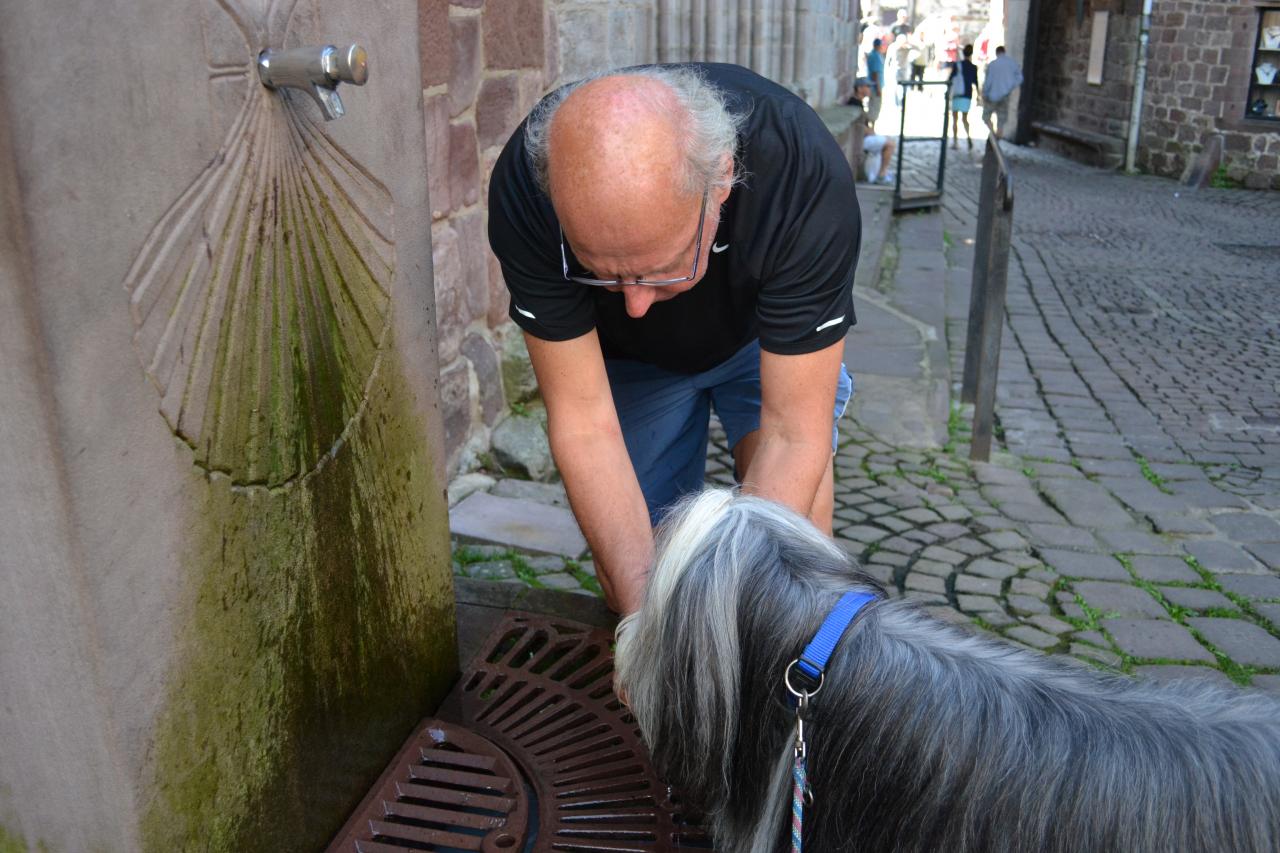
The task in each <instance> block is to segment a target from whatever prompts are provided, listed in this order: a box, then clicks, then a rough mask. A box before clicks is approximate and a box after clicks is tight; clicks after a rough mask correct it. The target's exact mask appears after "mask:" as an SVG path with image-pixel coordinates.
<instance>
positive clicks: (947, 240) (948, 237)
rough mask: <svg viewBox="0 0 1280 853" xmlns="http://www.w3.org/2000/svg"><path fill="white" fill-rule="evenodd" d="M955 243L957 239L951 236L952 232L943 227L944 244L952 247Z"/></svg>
mask: <svg viewBox="0 0 1280 853" xmlns="http://www.w3.org/2000/svg"><path fill="white" fill-rule="evenodd" d="M955 244H956V241H955V240H954V239H953V238H952V237H951V232H950V231H948V230H947V229H945V228H943V229H942V245H944V246H946V247H947V248H948V249H950V248H951V247H952V246H954V245H955Z"/></svg>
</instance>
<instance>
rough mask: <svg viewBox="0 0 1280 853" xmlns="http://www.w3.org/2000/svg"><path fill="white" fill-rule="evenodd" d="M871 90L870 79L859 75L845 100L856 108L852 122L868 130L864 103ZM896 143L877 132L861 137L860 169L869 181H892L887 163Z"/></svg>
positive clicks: (869, 123) (869, 118)
mask: <svg viewBox="0 0 1280 853" xmlns="http://www.w3.org/2000/svg"><path fill="white" fill-rule="evenodd" d="M871 90H872V85H871V81H870V80H868V79H867V78H866V77H859V78H858V79H857V81H855V82H854V84H853V94H852V95H851V96H850V97H849V98H848V100H846V101H845V104H846V105H847V106H851V107H853V108H854V109H855V110H857V113H856V114H855V115H854V117H853V123H854V124H855V125H857V124H861V125H863V126H864V127H865V128H867V129H868V130H869V129H870V127H871V117H870V113H869V112H868V111H867V109H866V107H865V106H864V103H865V102H866V99H867V98H868V97H869V96H870V95H871ZM897 144H898V141H897V140H896V139H893V138H891V137H888V136H884V135H883V134H879V133H870V132H868V133H867V134H866V136H864V137H862V154H863V158H862V169H863V174H864V176H865V177H866V180H867V181H868V182H869V183H872V184H892V183H893V181H894V174H893V172H892V171H890V169H889V164H890V163H892V162H893V152H894V151H895V150H896V149H897ZM876 155H879V156H878V157H877V156H876Z"/></svg>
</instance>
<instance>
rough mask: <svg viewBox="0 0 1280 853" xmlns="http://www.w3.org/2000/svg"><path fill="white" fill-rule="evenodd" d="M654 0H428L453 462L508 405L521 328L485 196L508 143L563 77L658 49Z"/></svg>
mask: <svg viewBox="0 0 1280 853" xmlns="http://www.w3.org/2000/svg"><path fill="white" fill-rule="evenodd" d="M652 20H653V11H652V0H635V2H611V3H603V2H582V1H581V0H574V1H573V2H554V0H488V2H486V0H454V2H449V0H420V4H419V44H420V47H421V51H422V90H423V101H424V105H425V114H426V138H427V152H426V153H427V158H426V159H427V173H428V175H429V176H430V179H431V185H430V194H431V220H432V221H431V243H432V260H433V262H434V266H435V282H436V283H435V289H436V306H437V313H438V316H437V324H438V329H439V347H440V400H441V406H442V409H443V413H444V426H445V443H446V447H447V452H448V467H449V471H450V473H456V472H457V471H458V470H459V469H460V468H461V467H466V466H468V465H469V464H471V462H473V461H474V459H475V456H476V454H478V453H479V452H481V451H483V450H485V449H486V448H487V447H488V441H489V432H490V430H491V429H492V428H493V427H494V426H495V425H496V424H497V422H498V421H499V420H500V419H501V418H502V416H503V415H504V413H505V412H506V410H507V403H508V400H507V396H506V394H505V392H504V390H503V383H502V373H501V353H502V351H503V344H504V339H505V338H506V337H507V336H509V335H513V334H519V331H518V329H516V328H515V326H514V325H513V324H512V323H511V322H510V321H509V320H508V319H507V292H506V288H505V287H504V286H503V283H502V274H501V271H500V269H499V268H498V263H497V259H496V258H494V256H493V253H492V252H491V251H490V250H489V240H488V236H487V230H486V228H487V219H486V210H485V199H486V197H487V195H488V189H489V187H488V181H489V174H490V172H491V171H492V170H493V164H494V162H495V161H496V160H497V158H498V154H499V152H501V150H502V146H503V145H504V144H506V141H507V139H508V137H510V135H511V132H512V131H513V130H515V128H516V125H518V124H519V123H520V121H521V120H523V118H524V116H525V115H527V114H528V112H529V110H530V109H532V107H533V106H534V104H536V103H537V102H538V99H539V98H541V97H542V96H543V95H544V94H545V93H546V92H548V91H550V90H551V89H552V88H553V87H554V86H556V85H558V84H559V83H560V82H562V81H568V80H573V79H577V78H579V77H581V76H583V75H585V74H588V73H591V72H593V71H597V70H601V69H604V68H609V67H613V66H617V65H632V64H638V63H642V62H648V61H652V60H653V58H654V57H653V50H652V40H651V37H650V31H649V29H646V27H649V28H651V23H650V22H652Z"/></svg>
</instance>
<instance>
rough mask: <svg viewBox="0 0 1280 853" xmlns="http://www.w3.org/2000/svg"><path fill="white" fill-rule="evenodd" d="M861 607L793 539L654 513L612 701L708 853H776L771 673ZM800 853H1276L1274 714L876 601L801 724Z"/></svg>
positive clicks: (711, 500)
mask: <svg viewBox="0 0 1280 853" xmlns="http://www.w3.org/2000/svg"><path fill="white" fill-rule="evenodd" d="M849 590H874V591H880V589H879V587H878V586H877V584H876V583H875V582H874V581H873V580H872V579H871V578H869V577H867V576H866V575H864V574H862V573H860V572H859V571H858V570H857V568H856V567H855V565H854V564H853V562H852V561H851V560H850V559H849V557H848V556H846V555H845V554H844V553H843V552H841V551H840V550H839V549H838V548H837V547H836V546H835V545H834V544H833V543H832V542H831V541H830V540H829V539H827V538H826V537H824V536H823V535H822V534H820V533H819V532H818V531H817V530H816V529H815V528H814V527H813V526H811V525H810V524H809V523H808V522H807V521H806V520H804V519H802V518H800V517H799V516H797V515H795V514H794V513H792V512H790V511H788V510H786V509H784V508H781V507H779V506H777V505H775V504H772V503H769V502H767V501H763V500H759V499H755V498H749V497H737V496H735V495H733V494H732V493H730V492H726V491H709V492H704V493H702V494H701V495H699V496H696V497H694V498H691V499H689V500H688V501H686V502H685V503H684V504H683V505H682V506H681V507H679V508H678V509H677V510H676V511H675V512H673V513H672V514H671V516H670V517H669V519H668V521H667V522H666V523H665V524H664V526H663V529H662V531H661V532H660V536H659V547H658V558H657V561H656V565H655V567H654V572H653V576H652V577H651V578H650V581H649V588H648V593H647V599H646V601H645V604H644V607H643V608H642V609H641V610H640V612H639V613H637V614H635V615H634V616H631V617H628V619H627V620H624V622H623V624H622V626H620V629H619V635H618V636H619V642H618V649H617V667H618V672H617V678H618V686H619V688H620V690H621V691H622V693H623V695H625V696H626V697H627V700H628V703H629V705H630V706H631V709H632V711H633V712H634V713H635V716H636V720H637V722H638V724H639V727H640V730H641V732H642V733H643V735H644V738H645V740H646V742H647V743H648V745H649V748H650V750H651V751H652V753H653V759H654V762H655V765H656V767H657V769H658V770H659V772H661V773H663V774H664V775H665V777H666V778H667V780H668V781H669V782H670V783H671V784H673V785H674V786H676V787H677V788H678V789H679V790H681V791H683V792H684V793H685V795H686V796H688V797H690V798H692V799H693V802H694V803H695V804H696V805H698V806H700V807H701V808H702V809H704V810H705V811H706V813H707V815H708V816H709V818H710V823H711V828H712V831H713V833H714V835H715V838H716V844H717V847H718V849H720V850H724V851H734V853H742V851H751V853H774V851H778V850H783V849H785V847H786V837H787V836H786V832H787V829H788V822H787V821H786V820H785V818H786V816H787V814H788V813H789V807H790V798H791V787H790V768H791V762H792V745H793V742H794V725H795V715H794V712H793V711H792V710H791V709H790V708H789V707H788V705H787V702H786V691H785V689H784V687H783V681H782V679H783V671H784V669H785V668H786V666H787V664H788V663H789V662H790V661H792V660H793V659H794V658H796V657H797V656H798V654H799V652H800V650H801V649H802V648H803V647H804V646H805V644H806V643H808V642H809V640H810V639H811V638H812V637H813V634H814V632H815V631H816V630H817V628H818V626H819V625H820V624H821V622H822V620H823V618H824V617H825V616H826V615H827V613H828V612H829V611H830V610H831V608H832V607H833V605H834V604H835V602H836V600H837V599H838V598H839V597H840V595H841V594H843V593H844V592H847V591H849ZM805 733H806V738H807V740H808V748H809V752H808V754H809V759H808V774H809V781H810V785H811V788H812V790H813V795H814V804H813V805H812V807H809V808H806V809H805V818H804V842H805V848H806V849H807V850H810V851H822V853H827V851H839V850H848V851H853V850H857V851H877V850H894V851H908V850H918V851H979V850H981V851H1063V853H1067V851H1071V853H1077V851H1125V853H1145V851H1150V853H1156V851H1161V853H1164V851H1177V853H1182V851H1258V853H1263V851H1266V853H1274V851H1277V850H1280V702H1277V701H1276V700H1274V699H1272V698H1270V697H1267V696H1264V695H1262V694H1254V693H1248V692H1243V691H1232V690H1224V689H1220V688H1216V687H1212V686H1208V685H1203V684H1197V683H1191V682H1185V683H1180V684H1174V685H1159V684H1153V683H1145V682H1141V681H1135V680H1132V679H1129V678H1124V677H1119V676H1105V675H1102V674H1099V673H1097V672H1094V671H1092V670H1089V669H1086V668H1084V667H1082V666H1080V665H1077V664H1073V663H1069V662H1066V661H1062V660H1057V659H1054V658H1050V657H1046V656H1044V655H1040V654H1037V653H1034V652H1030V651H1026V650H1023V649H1020V648H1016V647H1014V646H1012V645H1008V644H1006V643H1003V642H999V641H997V640H994V639H988V638H985V637H981V636H976V635H974V634H971V633H969V632H967V631H964V630H961V629H959V628H956V627H953V626H950V625H947V624H944V623H941V622H938V621H935V620H934V619H932V618H930V617H929V616H928V615H927V614H925V613H923V612H922V611H921V610H920V609H919V608H917V607H915V606H913V605H912V604H911V603H909V602H906V601H889V600H884V601H877V602H874V603H872V604H870V605H869V606H867V607H866V608H865V609H864V610H863V611H862V612H861V613H860V614H859V616H858V618H857V620H856V621H855V622H854V623H853V625H852V626H851V627H850V629H849V630H848V632H847V633H846V634H845V636H844V638H843V639H842V640H841V642H840V644H839V645H838V646H837V647H836V650H835V654H834V655H833V656H832V658H831V662H830V663H829V664H828V667H827V673H826V681H825V686H824V687H823V688H822V690H821V692H820V693H818V694H817V695H816V696H814V698H813V700H812V703H811V707H810V714H809V717H808V719H807V721H806V723H805Z"/></svg>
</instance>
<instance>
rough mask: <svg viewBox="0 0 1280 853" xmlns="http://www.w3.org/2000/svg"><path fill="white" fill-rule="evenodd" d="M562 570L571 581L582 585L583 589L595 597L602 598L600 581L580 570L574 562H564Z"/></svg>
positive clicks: (584, 570)
mask: <svg viewBox="0 0 1280 853" xmlns="http://www.w3.org/2000/svg"><path fill="white" fill-rule="evenodd" d="M564 570H565V571H566V572H568V573H569V574H570V575H572V576H573V579H574V580H576V581H577V582H578V583H580V584H581V585H582V588H583V589H587V590H590V591H591V592H592V593H594V594H595V595H597V596H599V597H601V598H603V597H604V589H603V588H602V587H601V586H600V581H599V580H597V579H596V577H595V575H593V574H591V573H590V572H588V571H587V570H586V569H584V568H582V566H581V565H579V564H578V562H577V561H576V560H566V561H565V564H564Z"/></svg>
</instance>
